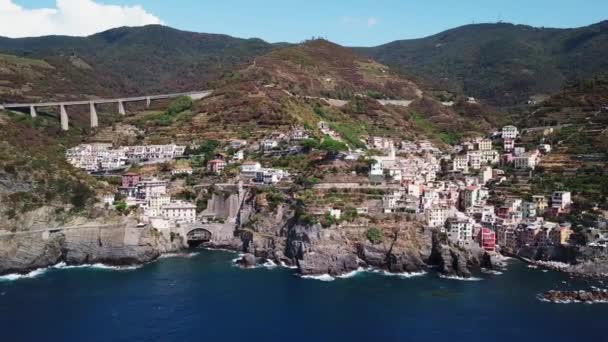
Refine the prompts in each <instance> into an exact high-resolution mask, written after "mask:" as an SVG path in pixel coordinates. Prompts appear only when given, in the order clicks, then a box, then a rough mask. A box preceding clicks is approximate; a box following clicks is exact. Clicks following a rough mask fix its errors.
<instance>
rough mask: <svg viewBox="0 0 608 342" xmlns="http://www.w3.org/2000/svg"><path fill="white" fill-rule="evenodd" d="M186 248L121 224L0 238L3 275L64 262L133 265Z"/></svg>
mask: <svg viewBox="0 0 608 342" xmlns="http://www.w3.org/2000/svg"><path fill="white" fill-rule="evenodd" d="M180 248H184V245H183V244H182V240H181V239H176V240H175V241H173V242H171V241H167V240H166V239H165V238H164V237H163V236H162V235H161V234H159V233H158V232H156V231H155V230H153V229H151V228H137V227H135V225H134V224H133V222H128V221H127V222H122V223H120V224H116V225H114V226H111V227H103V228H74V229H66V230H63V231H30V232H21V233H18V234H4V235H0V274H8V273H23V272H27V271H30V270H34V269H37V268H44V267H49V266H52V265H55V264H57V263H60V262H65V263H67V264H69V265H78V264H93V263H104V264H108V265H117V266H121V265H132V264H142V263H146V262H150V261H152V260H154V259H156V258H158V256H159V255H160V254H161V253H165V252H170V251H175V250H179V249H180Z"/></svg>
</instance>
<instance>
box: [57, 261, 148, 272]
mask: <svg viewBox="0 0 608 342" xmlns="http://www.w3.org/2000/svg"><path fill="white" fill-rule="evenodd" d="M142 266H143V265H130V266H111V265H106V264H102V263H96V264H83V265H68V264H66V263H65V262H60V263H58V264H57V265H54V266H51V268H54V269H58V270H70V269H77V268H91V269H97V270H112V271H132V270H136V269H139V268H141V267H142Z"/></svg>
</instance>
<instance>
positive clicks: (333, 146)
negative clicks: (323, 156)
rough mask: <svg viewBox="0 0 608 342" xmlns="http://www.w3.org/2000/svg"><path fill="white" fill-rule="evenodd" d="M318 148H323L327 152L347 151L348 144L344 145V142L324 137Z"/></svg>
mask: <svg viewBox="0 0 608 342" xmlns="http://www.w3.org/2000/svg"><path fill="white" fill-rule="evenodd" d="M319 148H320V149H321V150H324V151H327V152H333V153H336V152H340V151H348V146H346V144H345V143H343V142H341V141H337V140H334V139H332V138H330V137H326V138H325V139H323V142H322V143H321V145H320V146H319Z"/></svg>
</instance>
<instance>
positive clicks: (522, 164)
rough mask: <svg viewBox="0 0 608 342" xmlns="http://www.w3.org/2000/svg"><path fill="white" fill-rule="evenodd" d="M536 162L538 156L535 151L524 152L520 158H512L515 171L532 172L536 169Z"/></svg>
mask: <svg viewBox="0 0 608 342" xmlns="http://www.w3.org/2000/svg"><path fill="white" fill-rule="evenodd" d="M537 162H538V155H537V153H536V151H534V152H526V153H524V154H522V155H520V156H516V157H514V158H513V167H515V168H516V169H531V170H534V169H535V168H536V164H537Z"/></svg>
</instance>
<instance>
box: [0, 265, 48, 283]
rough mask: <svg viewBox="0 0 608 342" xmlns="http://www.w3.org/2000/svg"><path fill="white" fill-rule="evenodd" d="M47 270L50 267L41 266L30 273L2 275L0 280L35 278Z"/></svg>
mask: <svg viewBox="0 0 608 342" xmlns="http://www.w3.org/2000/svg"><path fill="white" fill-rule="evenodd" d="M46 271H48V268H39V269H37V270H33V271H31V272H29V273H25V274H19V273H12V274H7V275H4V276H0V281H15V280H19V279H33V278H36V277H38V276H41V275H43V274H44V273H46Z"/></svg>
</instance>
